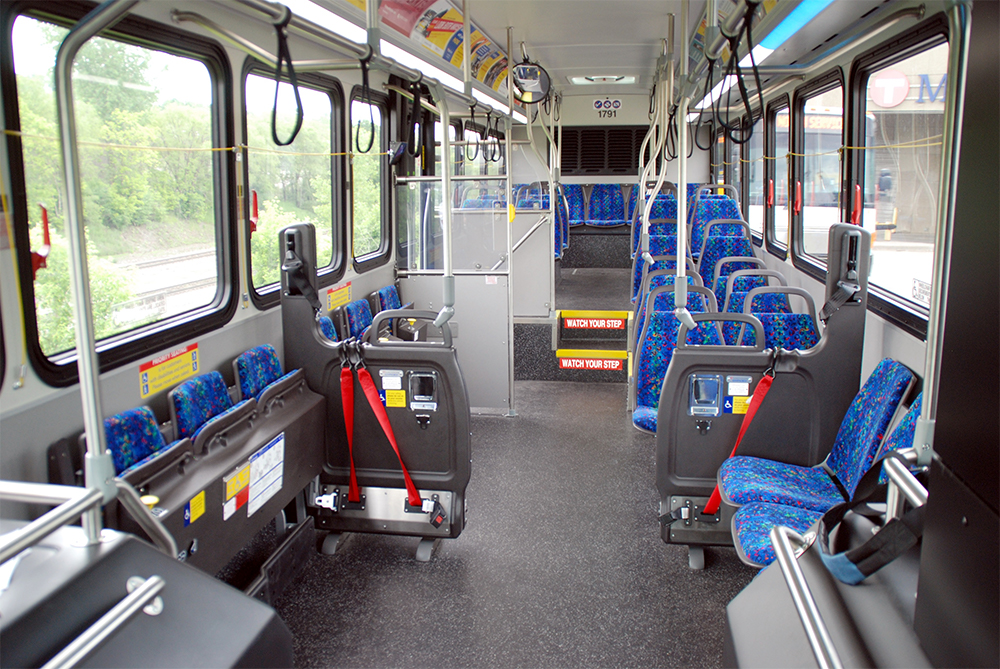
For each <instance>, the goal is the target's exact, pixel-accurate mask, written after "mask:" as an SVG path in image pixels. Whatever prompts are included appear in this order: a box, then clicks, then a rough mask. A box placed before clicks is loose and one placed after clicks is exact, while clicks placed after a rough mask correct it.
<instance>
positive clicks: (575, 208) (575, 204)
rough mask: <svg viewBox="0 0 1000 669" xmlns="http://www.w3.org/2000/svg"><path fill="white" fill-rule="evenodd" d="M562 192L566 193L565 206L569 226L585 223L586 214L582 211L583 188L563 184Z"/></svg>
mask: <svg viewBox="0 0 1000 669" xmlns="http://www.w3.org/2000/svg"><path fill="white" fill-rule="evenodd" d="M563 191H564V192H565V193H566V206H567V207H569V212H568V213H569V225H570V227H573V226H576V225H583V224H584V223H585V222H586V218H587V214H586V212H585V211H584V199H583V186H581V185H580V184H565V185H563Z"/></svg>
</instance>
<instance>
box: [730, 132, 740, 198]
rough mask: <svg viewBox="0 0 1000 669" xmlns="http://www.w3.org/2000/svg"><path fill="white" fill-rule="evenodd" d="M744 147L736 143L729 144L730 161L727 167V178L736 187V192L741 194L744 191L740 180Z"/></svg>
mask: <svg viewBox="0 0 1000 669" xmlns="http://www.w3.org/2000/svg"><path fill="white" fill-rule="evenodd" d="M742 147H743V145H742V144H737V143H736V142H729V160H727V161H726V163H728V164H727V165H726V176H727V177H728V178H729V182H730V183H731V184H732V185H733V186H735V187H736V192H737V193H741V192H743V189H742V188H741V187H740V180H741V179H742V178H743V177H742V170H741V169H740V166H741V164H740V152H741V150H742Z"/></svg>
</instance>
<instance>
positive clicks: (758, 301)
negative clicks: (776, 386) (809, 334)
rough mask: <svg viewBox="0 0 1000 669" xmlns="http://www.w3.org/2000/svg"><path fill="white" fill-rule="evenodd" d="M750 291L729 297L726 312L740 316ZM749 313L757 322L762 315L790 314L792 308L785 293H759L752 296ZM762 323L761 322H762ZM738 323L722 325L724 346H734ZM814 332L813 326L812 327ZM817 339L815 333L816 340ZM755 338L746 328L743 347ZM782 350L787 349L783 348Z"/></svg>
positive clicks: (732, 294)
mask: <svg viewBox="0 0 1000 669" xmlns="http://www.w3.org/2000/svg"><path fill="white" fill-rule="evenodd" d="M738 278H739V279H748V278H753V279H761V280H765V279H764V278H763V277H738ZM749 294H750V291H740V292H738V293H737V292H733V293H731V294H730V295H729V304H727V305H726V311H727V312H728V313H731V314H742V313H743V306H744V305H743V303H744V302H745V301H746V299H747V295H749ZM750 313H752V314H753V315H754V316H757V318H758V320H759V319H760V316H761V315H762V314H790V313H792V306H791V305H790V304H789V303H788V295H786V294H785V293H761V294H759V295H754V298H753V302H752V304H751V308H750ZM762 323H763V321H762ZM740 325H741V324H740V323H736V322H731V321H727V322H724V323H723V324H722V336H723V338H724V339H725V340H726V344H729V345H730V346H733V345H735V344H736V339H737V337H738V336H739V334H740ZM813 329H814V330H815V324H814V325H813ZM764 334H765V335H766V334H767V327H766V326H765V328H764ZM818 337H819V335H818V333H817V338H818ZM756 339H757V336H756V335H755V334H754V331H753V328H746V330H745V332H744V335H743V345H744V346H753V345H754V344H755V343H756ZM784 348H789V347H787V346H785V347H784Z"/></svg>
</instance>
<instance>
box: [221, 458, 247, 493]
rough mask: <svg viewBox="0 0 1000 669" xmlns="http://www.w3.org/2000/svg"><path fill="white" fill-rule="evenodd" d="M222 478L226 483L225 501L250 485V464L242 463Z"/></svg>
mask: <svg viewBox="0 0 1000 669" xmlns="http://www.w3.org/2000/svg"><path fill="white" fill-rule="evenodd" d="M223 480H224V481H225V483H226V501H227V502H228V501H229V500H230V499H232V498H233V496H234V495H235V494H236V493H238V492H239V491H240V490H243V488H246V487H247V486H248V485H250V465H249V464H246V465H244V466H243V467H242V468H241V469H237V470H236V471H234V472H233V473H231V474H229V475H228V476H226V477H225V479H223Z"/></svg>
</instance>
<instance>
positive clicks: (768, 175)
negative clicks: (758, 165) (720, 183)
mask: <svg viewBox="0 0 1000 669" xmlns="http://www.w3.org/2000/svg"><path fill="white" fill-rule="evenodd" d="M785 110H788V114H789V117H788V128H789V131H791V126H792V117H791V114H792V107H791V100H790V99H789V97H788V94H787V93H786V94H784V95H781V96H779V97H777V98H775V99H773V100H771V101H769V102H768V103H767V105H766V107H765V109H764V116H763V119H764V125H763V130H764V155H765V156H774V160H767V159H765V160H764V188H765V192H767V184H768V183H769V180H770V179H774V180H775V182H777V172H778V156H777V155H775V152H776V150H777V147H776V146H775V144H777V141H778V133H777V117H778V114H779V113H780V112H782V111H785ZM788 148H789V150H791V132H789V144H788ZM785 176H786V178H788V177H790V176H791V170H788V171H787V172H786V175H785ZM790 183H791V180H790V179H788V183H786V184H785V186H786V188H785V192H786V194H787V195H786V198H787V200H786V202H787V203H788V206H789V207H791V206H792V197H793V195H794V193H792V192H790V191H791V189H790V188H788V186H789V185H790ZM775 190H777V183H775ZM776 210H777V198H775V202H774V204H772V205H771V206H767V198H765V199H764V248H766V249H767V252H768V253H770V254H771V255H773V256H775V257H777V258H779V259H780V260H787V259H788V248H787V246H783V245H782V244H781V242H779V241H778V240H777V237H776V235H775V211H776ZM788 232H789V235H791V223H790V222H789V231H788Z"/></svg>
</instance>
